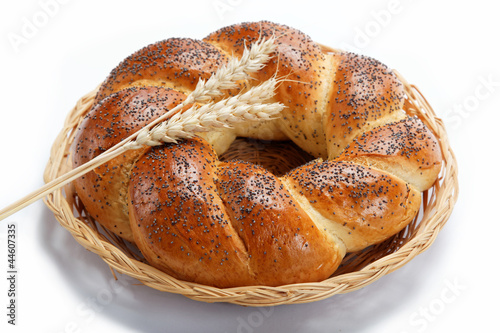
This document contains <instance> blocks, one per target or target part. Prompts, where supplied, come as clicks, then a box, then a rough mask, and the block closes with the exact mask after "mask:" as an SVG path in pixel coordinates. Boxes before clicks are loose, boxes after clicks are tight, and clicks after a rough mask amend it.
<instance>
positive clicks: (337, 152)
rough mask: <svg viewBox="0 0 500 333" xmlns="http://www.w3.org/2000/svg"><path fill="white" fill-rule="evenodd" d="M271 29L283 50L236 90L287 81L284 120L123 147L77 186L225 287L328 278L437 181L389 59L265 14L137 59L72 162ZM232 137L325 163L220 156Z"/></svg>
mask: <svg viewBox="0 0 500 333" xmlns="http://www.w3.org/2000/svg"><path fill="white" fill-rule="evenodd" d="M273 35H274V36H276V37H277V39H276V45H277V49H276V52H275V57H274V58H273V59H272V60H271V61H270V62H269V63H268V64H267V65H266V66H265V67H264V68H263V69H262V70H260V71H259V72H257V73H256V74H253V75H252V79H251V80H247V81H245V82H241V83H240V88H241V89H246V88H248V87H249V86H251V85H255V84H258V83H259V82H261V81H263V80H267V79H268V78H270V77H271V76H273V75H277V76H278V77H286V78H287V81H286V82H285V83H282V84H281V85H280V86H279V87H278V89H277V90H278V91H277V94H276V96H275V100H276V101H279V102H281V103H283V104H284V105H285V106H286V108H285V109H284V111H283V112H282V115H281V117H279V118H278V119H275V120H270V121H266V122H263V123H259V124H258V125H252V124H245V125H241V126H237V127H236V128H234V129H230V130H224V131H221V132H217V133H208V134H206V135H200V137H197V138H194V139H189V140H183V141H181V142H179V143H177V144H165V145H162V146H158V147H154V148H151V147H144V148H142V149H140V150H136V151H132V152H127V153H125V154H124V155H122V156H120V157H118V158H115V159H114V160H112V161H110V162H108V163H107V164H105V165H103V166H101V167H99V168H96V169H95V170H93V171H91V172H89V173H88V174H86V175H85V176H83V177H82V178H80V179H78V180H76V181H75V182H74V184H75V188H76V191H77V193H78V196H79V198H80V199H81V201H82V202H83V204H84V205H85V207H86V210H87V211H88V213H89V214H90V215H91V216H93V217H94V218H96V219H97V220H98V221H99V222H100V223H101V224H102V225H103V226H105V227H106V228H108V229H109V230H111V231H113V232H115V233H116V234H118V235H120V236H121V237H123V238H124V239H126V240H129V241H132V242H135V244H136V245H137V247H138V248H139V249H140V251H141V252H142V254H143V255H144V257H145V259H146V260H147V261H148V262H149V263H150V264H151V265H152V266H154V267H156V268H158V269H160V270H162V271H165V272H166V273H168V274H170V275H171V276H173V277H176V278H179V279H182V280H185V281H192V282H197V283H201V284H205V285H212V286H217V287H234V286H245V285H269V286H278V285H283V284H290V283H300V282H313V281H321V280H324V279H326V278H328V277H329V276H331V275H332V274H333V273H334V272H335V270H336V269H337V267H338V266H339V264H340V263H341V261H342V259H343V257H344V256H345V254H346V253H347V252H353V251H359V250H362V249H364V248H366V247H367V246H370V245H373V244H377V243H380V242H382V241H383V240H385V239H387V238H389V237H391V236H392V235H394V234H396V233H397V232H399V231H400V230H402V229H403V228H404V227H405V226H406V225H407V224H408V223H409V222H411V221H412V220H413V219H414V217H415V216H416V214H417V212H418V210H419V207H420V203H421V192H422V191H425V190H426V189H428V188H430V187H431V186H432V184H433V183H434V182H435V181H436V179H437V177H438V174H439V172H440V169H441V163H442V157H441V150H440V147H439V144H438V141H437V139H436V137H435V136H434V134H433V133H432V132H431V131H430V130H429V129H428V128H427V126H425V124H424V123H423V122H422V121H421V120H420V119H418V118H416V117H410V116H408V115H407V114H406V112H405V111H404V104H405V93H404V89H403V86H402V84H401V82H399V80H398V78H397V77H396V76H395V75H394V73H393V72H392V71H391V70H390V69H388V68H387V66H385V65H383V64H382V63H380V62H379V61H377V60H374V59H371V58H368V57H364V56H360V55H356V54H353V53H347V52H337V51H327V50H326V49H325V48H323V47H321V46H319V45H318V44H316V43H315V42H314V41H312V40H311V38H310V37H308V36H307V35H305V34H303V33H302V32H300V31H298V30H295V29H293V28H290V27H287V26H284V25H279V24H275V23H271V22H267V21H263V22H254V23H243V24H237V25H232V26H229V27H225V28H222V29H220V30H219V31H216V32H214V33H212V34H210V35H209V36H207V37H206V38H205V39H204V40H203V41H197V40H192V39H178V38H174V39H168V40H165V41H161V42H158V43H155V44H152V45H149V46H147V47H145V48H143V49H141V50H139V51H137V52H136V53H134V54H132V55H131V56H129V57H127V58H126V59H125V60H124V61H123V62H122V63H121V64H119V65H118V66H117V67H116V68H115V69H114V70H113V71H112V72H111V74H110V75H109V77H108V78H107V79H106V80H105V81H104V83H103V84H102V86H101V88H100V90H99V92H98V93H97V95H96V99H95V104H94V106H93V108H92V110H91V111H90V112H89V114H87V115H86V117H85V118H84V120H83V121H82V123H81V124H80V126H79V128H78V131H77V134H76V137H75V140H74V145H73V161H74V165H75V167H76V166H79V165H81V164H83V163H85V162H87V161H89V160H90V159H92V158H94V157H96V156H97V155H99V154H100V153H102V152H103V151H106V150H107V149H109V148H110V147H112V146H113V145H115V144H116V143H118V142H119V141H120V140H123V139H124V138H126V137H128V136H129V135H130V134H132V133H134V132H135V131H137V130H139V129H140V128H142V127H143V126H145V125H146V124H147V123H149V122H150V121H152V120H153V119H156V118H158V117H159V116H160V115H161V114H163V113H164V112H165V111H166V110H169V109H171V108H173V107H174V106H176V105H178V104H179V103H180V102H181V101H183V100H185V99H186V96H187V94H188V93H189V92H190V91H192V90H193V89H194V87H195V86H196V84H197V82H198V80H199V79H208V78H209V77H210V76H211V75H212V74H213V73H214V72H215V71H216V70H217V68H218V67H219V66H221V65H222V64H225V63H227V61H228V59H229V57H230V56H231V55H234V56H240V55H241V54H242V52H243V49H244V46H245V45H250V44H251V43H252V42H254V41H255V40H257V39H258V38H259V37H260V36H263V37H264V38H266V37H270V36H273ZM229 93H230V94H231V93H233V92H231V91H230V92H229ZM236 137H248V138H257V139H266V140H283V139H290V140H292V141H293V142H294V143H295V144H297V145H298V146H299V147H301V148H302V149H303V150H304V151H306V152H307V153H309V154H311V155H313V156H314V157H315V158H316V159H315V160H313V161H310V162H309V163H307V164H305V165H302V166H300V167H298V168H295V169H294V170H291V171H290V172H288V173H286V174H285V175H283V176H281V177H277V176H276V175H274V174H272V173H271V172H269V171H268V170H266V169H264V168H262V167H260V166H257V165H254V164H251V163H248V162H243V161H224V162H222V161H220V160H219V158H218V156H219V155H220V154H221V153H223V152H224V151H225V150H226V149H227V147H229V145H230V144H231V142H233V141H234V139H235V138H236Z"/></svg>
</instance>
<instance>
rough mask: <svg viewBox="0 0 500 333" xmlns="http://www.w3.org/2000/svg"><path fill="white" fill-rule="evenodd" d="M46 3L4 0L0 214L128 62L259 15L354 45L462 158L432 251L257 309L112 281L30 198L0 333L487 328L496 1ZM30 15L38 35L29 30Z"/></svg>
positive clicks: (0, 258)
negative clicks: (81, 106) (412, 89)
mask: <svg viewBox="0 0 500 333" xmlns="http://www.w3.org/2000/svg"><path fill="white" fill-rule="evenodd" d="M55 1H56V0H41V1H37V0H23V1H5V0H2V2H1V4H0V66H1V67H0V101H1V104H0V114H1V117H0V149H1V158H2V160H1V164H0V168H1V169H0V171H1V172H0V189H1V190H0V207H4V206H6V205H7V204H10V203H11V202H13V201H14V200H15V199H18V198H20V197H22V196H24V195H25V194H27V193H29V192H31V191H32V190H35V189H36V188H38V187H39V186H41V185H42V173H43V170H44V167H45V163H46V162H47V159H48V156H49V149H50V147H51V144H52V142H53V140H54V139H55V137H56V135H57V133H58V132H59V130H60V129H61V127H62V124H63V121H64V118H65V115H66V114H67V112H68V111H69V110H70V109H71V108H72V107H73V106H74V104H75V102H76V101H77V100H78V99H79V98H80V97H81V96H82V95H84V94H86V93H87V92H89V91H90V90H92V89H93V88H94V87H96V86H97V85H98V84H99V83H100V82H101V81H102V80H104V78H105V77H106V76H107V74H108V73H109V71H110V70H111V69H112V68H113V67H114V66H116V65H117V64H118V62H119V61H121V60H122V59H123V58H124V57H125V56H127V55H129V54H130V53H132V52H134V51H135V50H137V49H139V48H141V47H143V46H145V45H147V44H149V43H152V42H155V41H158V40H161V39H165V38H168V37H193V38H202V37H204V36H205V35H207V34H208V33H210V32H212V31H214V30H216V29H218V28H220V27H223V26H225V25H229V24H232V23H237V22H241V21H252V20H261V19H268V20H272V21H275V22H278V23H283V24H287V25H290V26H293V27H296V28H298V29H301V30H302V31H304V32H306V33H307V34H309V35H310V36H311V37H312V38H313V39H314V40H316V41H318V42H321V43H323V44H326V45H330V46H334V47H341V48H347V49H349V48H350V49H351V50H353V49H354V48H357V49H359V51H361V52H362V53H364V54H366V55H370V56H372V57H375V58H377V59H379V60H381V61H382V62H384V63H386V64H388V65H389V66H390V67H392V68H396V69H398V70H399V71H400V73H402V74H403V76H404V77H405V78H406V79H408V80H409V81H410V82H412V83H415V84H416V85H417V86H418V87H419V88H420V89H421V90H422V91H423V93H424V95H425V96H426V97H427V98H428V99H429V101H430V103H431V105H433V107H434V108H435V110H436V111H437V113H438V115H439V116H441V117H442V118H443V119H445V121H446V125H447V128H448V133H449V136H450V140H451V143H452V147H453V148H454V150H455V152H456V154H457V158H458V163H459V172H460V197H459V201H458V203H457V206H456V208H455V210H454V213H453V215H452V216H451V218H450V220H449V221H448V223H447V225H446V226H445V228H444V229H443V230H442V232H441V233H440V234H439V236H438V238H437V239H436V241H435V243H434V244H433V246H432V247H431V248H430V249H429V250H428V251H427V252H425V253H423V254H421V255H419V256H418V257H417V258H416V259H414V260H413V261H411V262H410V263H409V264H408V265H406V266H405V267H403V268H402V269H400V270H398V271H396V272H394V273H392V274H390V275H388V276H385V277H383V278H382V279H380V280H378V281H376V282H375V283H373V284H371V285H369V286H368V287H365V288H363V289H361V290H359V291H357V292H352V293H349V294H346V295H339V296H334V297H331V298H329V299H326V300H324V301H320V302H315V303H310V304H303V305H286V306H278V307H274V308H263V309H256V308H245V307H240V306H237V305H231V304H205V303H201V302H196V301H192V300H189V299H187V298H185V297H183V296H179V295H173V294H167V293H161V292H157V291H155V290H153V289H150V288H147V287H144V286H138V285H136V284H135V283H136V281H135V280H133V279H131V278H128V277H123V276H120V277H119V283H120V285H118V286H116V285H114V284H113V283H111V281H112V275H111V272H110V270H109V268H108V267H107V266H106V264H105V263H104V262H103V261H102V260H101V259H100V258H99V257H98V256H96V255H94V254H92V253H90V252H88V251H86V250H84V249H83V248H82V247H81V246H80V245H78V244H77V243H76V241H75V240H74V239H73V238H72V237H71V236H70V234H69V233H68V232H67V231H66V230H64V229H63V228H62V227H61V226H60V225H59V224H58V223H57V221H56V220H55V219H54V217H53V216H52V215H51V213H50V211H49V210H48V209H47V208H46V207H45V206H44V205H43V204H42V203H41V202H37V203H35V204H33V205H32V206H30V207H28V208H26V209H25V210H23V211H21V212H19V213H17V214H15V215H13V216H11V217H9V218H8V219H7V220H4V221H1V222H0V247H1V248H0V331H1V332H35V331H36V332H200V331H202V332H397V333H403V332H408V333H413V332H452V331H460V332H465V331H474V332H485V331H489V332H491V331H492V330H494V328H496V327H498V322H497V318H498V310H500V307H499V306H498V299H499V298H500V291H499V287H498V277H497V274H496V273H497V272H496V271H493V269H494V267H496V266H497V263H498V256H497V254H498V246H497V240H498V237H499V232H500V226H499V222H500V221H499V218H498V215H497V214H496V213H497V211H496V209H495V208H497V207H495V206H496V205H498V202H497V194H498V192H497V189H498V185H499V184H498V178H497V177H498V176H497V173H498V163H495V162H496V161H497V159H496V158H495V155H497V154H498V151H499V148H498V146H497V145H496V143H497V142H496V141H494V140H496V134H497V132H498V123H499V121H500V117H499V111H500V110H499V109H498V105H499V102H500V66H499V65H498V60H499V59H500V48H499V39H498V34H499V32H500V24H499V23H498V22H499V17H498V11H497V8H496V7H493V6H494V5H493V4H494V2H493V1H489V0H476V1H432V0H419V1H417V0H413V1H412V0H394V1H389V0H377V1H368V0H366V1H340V2H336V1H328V2H327V1H324V2H319V1H312V0H309V1H307V2H306V1H292V0H288V1H270V0H267V1H260V0H259V1H256V0H252V1H250V0H207V1H153V0H143V1H140V2H139V1H102V0H101V1H97V0H87V1H82V0H65V1H62V0H60V1H59V2H55ZM46 3H52V6H48V5H44V4H46ZM54 3H59V5H58V6H57V7H56V6H54V5H53V4H54ZM47 13H48V14H47ZM49 14H50V15H49ZM32 24H34V25H35V28H34V29H33V27H32V28H31V30H30V29H29V28H27V26H29V25H32ZM11 222H17V225H18V266H19V276H18V285H17V289H18V293H19V294H18V299H17V302H18V310H17V311H18V318H17V323H18V325H17V326H16V327H11V326H10V325H7V324H6V321H7V317H6V313H7V309H6V304H7V301H8V298H7V289H8V288H7V283H6V278H4V276H6V271H7V267H6V266H7V256H6V242H5V235H6V225H7V224H8V223H11ZM2 272H5V273H2ZM99 300H101V301H99ZM103 300H104V301H103Z"/></svg>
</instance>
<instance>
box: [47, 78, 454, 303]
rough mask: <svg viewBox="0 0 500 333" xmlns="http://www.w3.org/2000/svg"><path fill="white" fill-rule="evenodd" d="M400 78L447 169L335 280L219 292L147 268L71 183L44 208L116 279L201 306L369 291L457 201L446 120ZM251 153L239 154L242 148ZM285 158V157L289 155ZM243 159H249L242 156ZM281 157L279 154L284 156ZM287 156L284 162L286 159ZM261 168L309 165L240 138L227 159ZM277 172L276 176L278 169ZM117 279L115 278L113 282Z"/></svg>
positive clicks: (433, 233) (70, 134) (67, 142)
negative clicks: (408, 218)
mask: <svg viewBox="0 0 500 333" xmlns="http://www.w3.org/2000/svg"><path fill="white" fill-rule="evenodd" d="M396 74H397V75H398V77H399V78H400V79H401V81H402V82H403V84H404V86H405V90H406V95H407V96H406V97H407V100H406V105H405V110H406V112H407V113H408V114H409V115H411V116H414V115H416V116H418V117H419V118H420V119H421V120H422V121H423V122H424V123H425V124H426V125H427V126H428V127H429V128H430V129H431V130H432V131H433V132H434V133H435V135H436V137H437V138H438V139H439V142H440V145H441V150H442V153H443V166H442V169H441V172H440V175H439V178H438V180H437V181H436V182H435V183H434V185H433V187H432V188H431V189H429V190H427V191H425V192H424V193H423V194H422V205H421V207H420V211H419V212H418V214H417V216H416V217H415V219H414V220H413V221H412V222H411V223H410V224H409V225H408V226H407V227H406V228H405V229H404V230H402V231H401V232H399V233H398V234H396V235H395V236H393V237H391V238H390V239H388V240H386V241H385V242H383V243H381V244H378V245H375V246H371V247H369V248H366V249H365V250H363V251H360V252H357V253H350V254H347V255H346V257H345V258H344V260H343V262H342V264H341V266H340V267H339V269H338V270H337V271H336V272H335V273H334V275H332V276H331V277H330V278H328V279H326V280H324V281H321V282H315V283H298V284H290V285H284V286H279V287H267V286H250V287H236V288H225V289H221V288H215V287H211V286H205V285H200V284H197V283H191V282H185V281H181V280H178V279H175V278H173V277H171V276H169V275H168V274H166V273H164V272H162V271H159V270H158V269H156V268H154V267H152V266H150V265H148V263H147V262H146V261H145V260H144V258H143V257H142V256H141V254H140V252H139V251H138V250H137V248H136V247H135V246H134V245H133V244H130V243H128V242H126V241H124V240H122V239H121V238H119V237H117V236H116V235H114V234H113V233H111V232H109V231H107V230H106V229H104V228H102V227H101V226H100V225H99V223H98V222H97V221H95V220H94V219H92V218H91V217H90V216H89V215H88V214H87V213H86V211H85V207H83V205H82V203H81V201H80V200H79V199H78V196H77V195H76V193H75V191H74V188H73V186H72V185H71V184H69V185H66V186H65V187H64V188H62V189H60V190H57V191H55V192H53V193H51V194H50V195H48V196H47V197H46V198H45V199H44V201H45V203H46V205H47V206H48V207H49V209H51V210H52V211H53V212H54V214H55V217H56V219H57V220H58V221H59V223H60V224H61V225H62V226H63V227H64V228H66V229H67V230H68V231H69V232H70V233H71V234H72V235H73V237H74V238H75V240H76V241H77V242H78V243H80V244H81V245H82V246H83V247H85V248H86V249H87V250H89V251H92V252H94V253H95V254H97V255H99V256H100V257H101V258H102V259H103V260H104V261H105V262H106V263H107V264H108V265H109V266H110V268H111V271H112V273H113V274H115V271H116V272H119V273H122V274H127V275H129V276H131V277H133V278H135V279H137V280H139V281H141V282H142V283H143V284H145V285H147V286H149V287H151V288H154V289H157V290H160V291H165V292H169V293H176V294H182V295H184V296H186V297H188V298H191V299H194V300H198V301H203V302H228V303H235V304H240V305H245V306H272V305H279V304H297V303H307V302H313V301H318V300H322V299H325V298H327V297H330V296H332V295H335V294H344V293H348V292H351V291H354V290H357V289H360V288H362V287H365V286H367V285H369V284H370V283H372V282H374V281H376V280H377V279H379V278H380V277H382V276H384V275H386V274H388V273H391V272H393V271H395V270H396V269H398V268H400V267H402V266H403V265H405V264H407V263H408V262H409V261H410V260H412V259H413V258H414V257H415V256H417V255H418V254H420V253H422V252H423V251H425V250H426V249H427V248H429V246H430V245H431V244H432V243H433V242H434V240H435V239H436V237H437V235H438V233H439V232H440V230H441V229H442V228H443V226H444V225H445V223H446V221H447V220H448V218H449V216H450V214H451V212H452V209H453V206H454V205H455V202H456V200H457V196H458V177H457V163H456V159H455V156H454V154H453V151H452V149H451V148H450V146H449V142H448V138H447V135H446V131H445V128H444V125H443V122H442V120H441V119H439V118H437V117H436V115H435V113H434V111H433V110H432V108H431V106H430V105H429V103H428V102H427V101H426V99H425V98H424V97H423V95H422V94H421V93H420V91H419V90H418V89H417V88H416V87H415V86H414V85H410V84H408V83H407V82H406V80H404V79H403V78H402V77H401V75H400V74H399V73H397V72H396ZM96 92H97V89H96V90H94V91H92V92H90V93H89V94H87V95H86V96H84V97H82V98H81V99H80V100H79V101H78V103H77V104H76V106H75V107H74V108H73V110H72V111H71V112H70V113H69V115H68V117H67V119H66V121H65V123H64V128H63V129H62V131H61V132H60V134H59V136H58V137H57V139H56V141H55V142H54V145H53V147H52V150H51V154H50V160H49V162H48V165H47V167H46V170H45V174H44V180H45V182H49V181H51V180H53V179H55V178H57V177H58V176H60V175H62V174H64V173H66V172H68V171H69V170H70V169H71V162H70V160H71V156H70V146H71V144H72V141H73V139H74V135H75V130H76V128H77V127H78V124H79V122H80V121H81V119H82V118H83V117H84V116H85V114H86V113H87V112H89V110H90V108H91V106H92V104H93V101H94V96H95V94H96ZM243 146H244V147H245V148H246V149H241V148H242V147H243ZM283 151H285V152H286V154H283ZM242 152H245V156H242V155H241V154H242ZM278 152H281V154H278ZM282 156H286V157H287V158H286V159H284V158H283V157H282ZM232 158H239V159H244V160H247V161H251V162H255V163H259V164H262V165H263V166H264V167H267V168H268V169H269V170H270V171H272V172H275V173H277V174H279V173H284V172H285V171H287V170H289V169H291V168H293V167H295V166H298V165H301V164H303V163H305V162H306V161H308V160H310V159H311V157H310V156H307V154H305V153H304V152H303V151H301V150H300V148H298V147H296V146H295V145H293V144H290V143H286V142H276V143H273V142H261V141H255V140H254V141H252V140H244V139H239V140H236V141H235V142H234V143H233V145H232V147H231V149H230V150H229V151H228V152H226V153H225V154H224V155H222V156H221V159H222V160H224V159H225V160H228V159H232ZM273 167H275V168H276V169H273ZM115 277H116V275H115Z"/></svg>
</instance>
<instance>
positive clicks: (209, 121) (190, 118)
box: [125, 77, 283, 149]
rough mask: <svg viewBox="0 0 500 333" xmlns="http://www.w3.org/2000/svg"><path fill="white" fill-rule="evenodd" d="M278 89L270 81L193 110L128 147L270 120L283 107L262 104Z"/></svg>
mask: <svg viewBox="0 0 500 333" xmlns="http://www.w3.org/2000/svg"><path fill="white" fill-rule="evenodd" d="M276 85H277V80H276V78H274V77H273V78H271V79H269V80H267V81H265V82H263V83H262V84H260V85H258V86H255V87H252V88H250V89H249V90H248V91H246V92H244V93H241V94H239V95H236V96H232V97H229V98H226V99H223V100H222V101H219V102H217V103H213V102H212V103H209V104H204V105H202V106H192V107H191V108H189V109H188V110H186V111H184V112H182V113H181V112H179V113H177V114H175V115H174V116H173V117H171V118H170V119H169V120H168V122H163V123H161V124H159V125H157V126H155V127H154V128H152V129H151V130H149V131H141V133H140V134H139V135H138V136H137V138H136V139H135V140H134V141H132V142H129V143H127V144H126V145H125V146H126V148H127V149H137V148H140V147H141V146H143V145H147V146H158V145H161V144H162V143H175V142H177V140H178V139H188V138H192V137H193V136H194V135H195V133H199V132H207V131H210V130H215V129H219V128H228V127H231V125H233V124H237V123H241V122H244V121H260V120H269V119H271V118H272V117H273V116H275V115H277V114H278V113H280V112H281V110H283V105H282V104H280V103H270V104H267V103H263V102H265V101H267V100H269V99H271V98H272V96H273V95H274V89H275V87H276Z"/></svg>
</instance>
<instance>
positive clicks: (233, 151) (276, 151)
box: [219, 138, 315, 176]
mask: <svg viewBox="0 0 500 333" xmlns="http://www.w3.org/2000/svg"><path fill="white" fill-rule="evenodd" d="M219 159H220V160H221V161H230V160H241V161H246V162H250V163H253V164H257V165H260V166H262V167H263V168H265V169H266V170H268V171H269V172H271V173H273V174H274V175H276V176H282V175H284V174H286V173H287V172H288V171H290V170H292V169H294V168H296V167H299V166H301V165H303V164H305V163H307V162H309V161H312V160H314V159H315V158H314V157H313V156H312V155H310V154H308V153H306V152H305V151H303V150H302V149H300V148H299V147H298V146H297V145H296V144H295V143H293V142H292V141H266V140H256V139H248V138H237V139H236V140H235V141H234V142H233V143H232V144H231V146H230V147H229V148H228V150H227V151H226V152H225V153H224V154H222V155H221V156H220V157H219Z"/></svg>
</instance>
